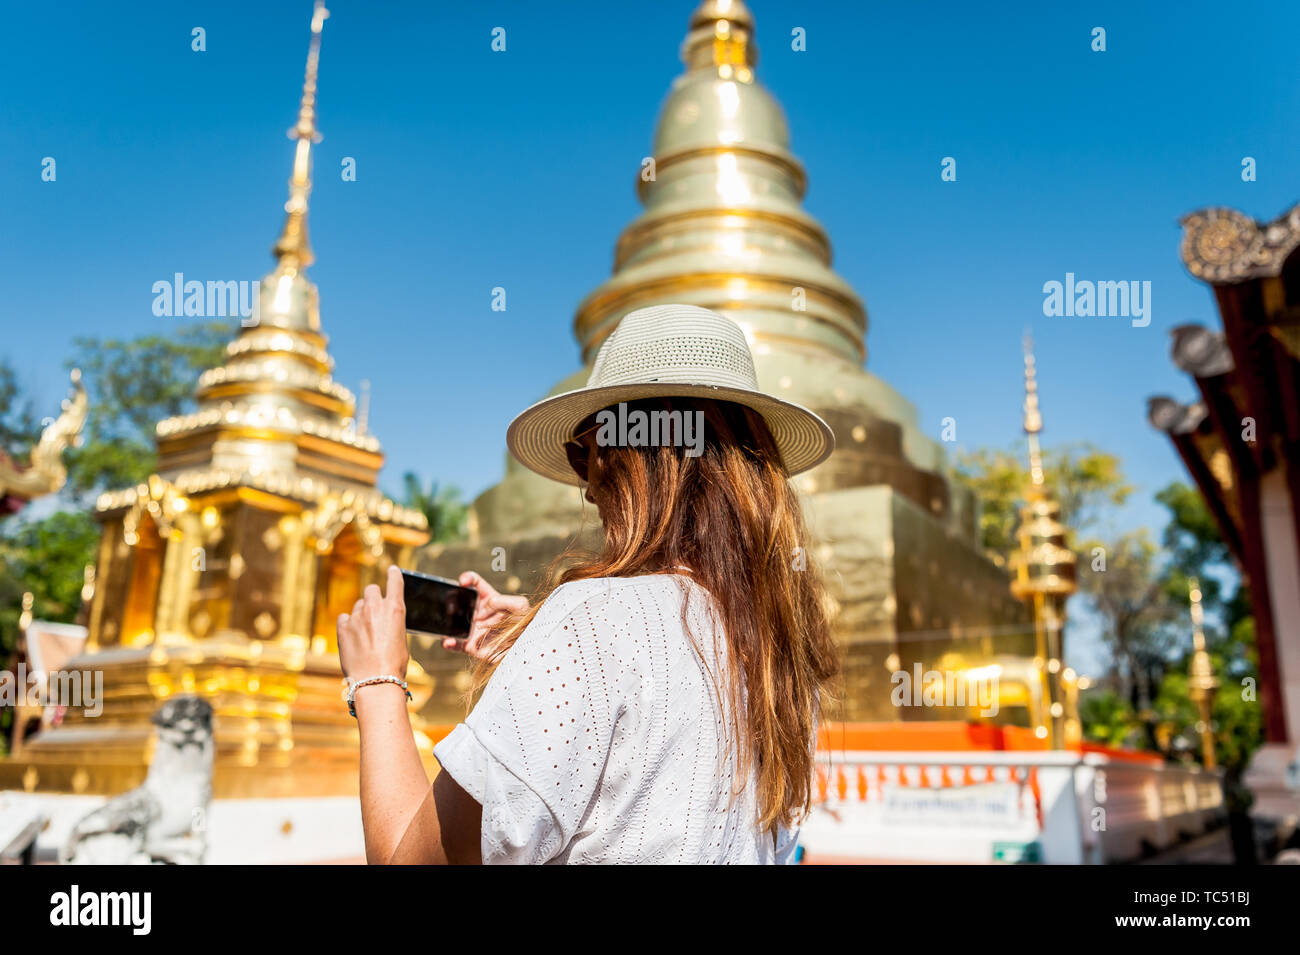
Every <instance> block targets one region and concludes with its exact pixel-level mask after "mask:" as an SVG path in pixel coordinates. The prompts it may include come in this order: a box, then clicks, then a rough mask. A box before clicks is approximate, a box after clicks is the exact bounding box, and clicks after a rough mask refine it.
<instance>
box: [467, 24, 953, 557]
mask: <svg viewBox="0 0 1300 955" xmlns="http://www.w3.org/2000/svg"><path fill="white" fill-rule="evenodd" d="M681 56H682V61H683V63H684V65H685V71H684V72H683V73H682V74H681V75H680V76H678V77H677V79H676V80H674V82H673V84H672V88H671V90H670V91H669V94H668V98H667V100H666V101H665V103H664V105H663V107H662V109H661V111H660V117H659V122H658V125H657V128H656V131H655V135H654V141H653V147H652V154H651V155H650V156H649V157H646V159H645V160H644V161H643V162H642V163H641V167H640V170H639V174H638V177H637V190H638V194H639V197H640V199H641V201H642V203H643V204H644V206H645V211H644V212H643V213H642V214H641V215H640V216H639V217H637V218H636V219H635V220H634V221H633V222H632V223H631V224H630V225H628V227H627V228H626V229H625V230H624V231H623V234H622V235H621V236H620V238H619V240H618V243H617V245H616V248H615V254H614V273H613V275H612V276H611V277H610V278H609V279H608V280H607V281H606V282H604V283H603V284H602V285H600V286H599V287H598V288H596V289H595V290H594V291H593V292H592V293H591V294H590V295H588V296H587V297H586V298H585V299H584V300H583V301H582V303H581V304H580V305H579V306H578V309H577V314H576V316H575V319H574V330H575V334H576V336H577V339H578V343H579V345H580V346H581V354H582V360H583V362H584V365H588V366H589V364H590V362H591V361H592V360H593V358H594V357H595V353H596V350H597V349H598V348H599V347H600V344H601V342H602V341H604V339H605V336H606V335H608V334H609V333H610V331H611V329H613V328H614V326H615V325H617V323H618V322H619V320H620V319H621V318H622V317H623V316H624V315H626V314H627V313H628V312H630V311H632V310H633V309H637V308H642V307H645V306H649V305H658V304H666V303H670V302H684V303H688V304H692V305H700V306H703V307H705V308H710V309H714V310H716V311H718V312H721V313H723V314H725V315H727V316H729V317H730V318H732V319H734V320H735V321H736V322H737V324H739V325H740V327H741V328H742V329H743V330H744V332H745V334H746V337H747V338H748V339H749V342H750V346H751V348H752V349H753V351H754V358H755V365H756V369H757V372H758V377H759V384H760V386H761V387H763V388H764V389H765V390H767V391H769V392H771V393H772V394H775V395H777V396H779V397H782V398H787V399H790V400H793V401H796V402H799V403H801V404H804V405H806V406H808V407H811V408H812V409H814V410H815V411H817V412H818V413H819V414H820V415H821V416H822V417H823V418H824V419H825V420H826V421H827V422H828V423H829V424H830V425H831V427H832V428H833V429H834V430H835V434H836V440H837V450H836V453H835V454H834V455H833V456H832V457H831V458H830V460H829V461H828V462H827V463H826V464H824V465H822V466H821V467H819V468H817V469H815V470H814V471H812V472H810V473H809V474H808V475H805V476H803V477H801V478H800V479H799V487H800V489H801V490H804V491H807V492H817V491H825V490H833V489H836V488H848V487H862V486H869V485H888V486H890V487H892V488H894V489H895V490H896V491H898V492H899V493H900V494H902V495H904V496H905V497H907V498H909V499H910V500H911V501H912V502H913V503H915V504H916V505H917V506H918V507H921V508H922V509H924V510H925V511H926V512H928V513H930V514H932V515H933V516H935V517H937V518H939V519H940V520H942V521H944V522H945V523H948V524H950V525H951V526H953V527H954V528H955V529H958V530H959V531H960V532H961V533H962V534H963V535H964V536H966V537H967V538H968V539H972V540H973V521H972V520H971V510H972V508H971V501H970V498H969V495H966V494H965V493H963V492H960V491H957V490H956V489H954V488H952V487H951V486H950V485H949V483H948V481H947V480H946V478H945V476H944V471H945V464H944V455H943V452H942V450H941V449H940V447H939V445H937V444H936V443H935V442H934V441H932V440H931V439H930V438H928V437H927V436H926V435H925V434H923V433H922V431H921V429H920V428H919V426H918V422H917V416H916V411H915V409H914V408H913V406H912V405H911V404H910V403H909V402H907V401H906V400H905V399H904V398H902V397H901V396H900V395H899V394H898V393H897V392H896V391H894V389H893V388H891V387H890V386H889V385H887V384H885V383H884V382H882V381H881V380H880V379H878V378H876V377H875V376H873V375H871V374H870V373H868V372H867V371H865V370H864V369H863V367H862V366H863V361H864V359H865V357H866V345H865V341H864V336H865V334H866V328H867V317H866V311H865V309H864V307H863V304H862V300H861V299H860V298H859V296H858V295H857V293H856V292H855V291H854V290H853V288H852V287H851V286H850V285H849V284H848V283H847V282H846V281H845V280H844V279H843V278H841V277H840V276H839V275H838V274H836V272H835V271H834V270H833V269H832V267H831V260H832V254H831V243H830V240H829V238H828V237H827V235H826V231H825V230H824V229H823V228H822V226H821V224H820V223H819V222H818V221H817V220H816V219H815V218H813V217H812V216H811V215H809V214H808V213H807V212H806V211H805V210H804V209H803V208H802V206H801V202H802V200H803V197H804V192H805V188H806V183H807V180H806V177H805V174H804V169H803V166H802V165H801V164H800V162H799V161H798V160H797V159H796V158H795V157H794V155H793V154H792V153H791V152H790V134H789V129H788V126H787V123H786V119H785V115H784V113H783V112H782V109H781V107H780V105H779V104H778V103H777V101H776V100H775V98H774V97H773V96H772V94H771V93H769V92H768V91H767V89H766V88H765V87H763V86H762V84H760V83H759V82H758V80H757V78H756V76H755V72H754V71H755V66H756V64H757V62H758V47H757V45H756V43H755V42H754V19H753V16H752V15H751V14H750V12H749V10H748V8H747V7H746V6H745V5H744V4H743V3H741V2H739V0H707V2H705V3H703V4H702V5H701V6H700V7H699V8H698V9H697V10H696V11H695V13H694V14H693V15H692V17H691V20H690V24H689V29H688V32H687V35H686V39H685V42H684V43H683V45H682V50H681ZM587 374H588V368H587V367H584V368H583V369H582V370H580V371H578V372H577V373H575V374H574V375H572V376H570V377H568V378H566V379H565V380H564V381H561V382H560V383H559V384H558V385H557V386H556V387H555V388H554V389H553V391H552V392H551V393H552V394H554V393H558V392H561V391H566V390H569V389H571V388H576V387H581V386H582V385H583V384H585V382H586V378H587ZM576 507H577V499H576V497H574V496H573V495H571V494H569V493H567V492H565V491H564V490H563V489H562V488H557V487H551V486H547V484H546V482H545V481H544V479H540V478H537V477H535V476H533V475H531V473H530V472H526V471H524V470H523V469H522V468H520V467H519V466H518V465H517V464H516V463H515V462H513V461H508V462H507V477H506V480H505V481H504V482H503V483H502V484H501V485H498V486H497V487H495V488H493V489H491V490H489V491H488V492H486V493H485V494H484V495H482V496H481V497H480V498H479V499H478V500H477V501H476V502H475V506H474V511H473V516H472V527H473V528H474V529H475V530H476V531H477V532H478V533H480V534H483V535H485V536H492V535H503V534H512V533H516V532H519V531H522V530H526V529H527V530H533V529H536V528H539V527H547V528H550V529H553V530H557V531H558V529H559V528H562V527H564V526H567V525H569V524H571V523H572V521H573V515H574V513H575V509H576Z"/></svg>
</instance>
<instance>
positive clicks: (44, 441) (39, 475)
mask: <svg viewBox="0 0 1300 955" xmlns="http://www.w3.org/2000/svg"><path fill="white" fill-rule="evenodd" d="M62 409H63V410H62V411H61V412H60V414H59V416H58V417H57V418H55V419H54V421H52V422H51V423H50V424H49V425H48V426H46V428H45V430H44V431H42V432H41V438H40V441H38V442H37V444H36V447H35V448H33V449H32V453H31V464H30V465H29V466H28V467H26V468H21V467H19V466H18V465H16V464H14V463H13V462H12V461H10V460H9V458H8V457H6V456H5V455H4V454H0V497H4V496H6V495H12V496H14V497H18V498H22V499H24V500H31V499H32V498H34V497H40V496H42V495H45V494H53V493H54V492H56V491H58V490H59V489H60V488H61V487H63V485H64V483H66V482H67V480H68V471H67V468H65V467H64V466H63V452H64V451H65V450H66V449H67V448H68V447H69V446H72V447H76V446H77V445H79V444H80V443H81V429H82V427H83V426H84V425H85V423H86V415H87V413H88V411H89V409H90V399H89V398H88V397H87V396H86V389H85V387H84V386H83V385H82V383H81V372H80V371H79V370H77V369H75V368H74V369H73V371H72V396H71V397H69V398H64V399H63V405H62Z"/></svg>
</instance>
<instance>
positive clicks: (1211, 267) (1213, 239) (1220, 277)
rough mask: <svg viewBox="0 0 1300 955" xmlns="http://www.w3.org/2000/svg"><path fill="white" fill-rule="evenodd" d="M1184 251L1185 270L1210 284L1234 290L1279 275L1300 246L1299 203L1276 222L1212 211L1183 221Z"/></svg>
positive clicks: (1220, 208) (1220, 209)
mask: <svg viewBox="0 0 1300 955" xmlns="http://www.w3.org/2000/svg"><path fill="white" fill-rule="evenodd" d="M1181 223H1182V227H1183V241H1182V246H1181V249H1180V254H1181V256H1182V260H1183V264H1184V265H1185V266H1186V267H1187V270H1188V271H1189V272H1191V273H1192V275H1194V276H1196V277H1197V278H1198V279H1201V280H1202V281H1204V282H1208V283H1210V284H1211V285H1233V284H1236V283H1239V282H1245V281H1249V280H1250V279H1255V278H1264V277H1268V276H1275V275H1277V274H1279V273H1280V272H1281V270H1282V264H1283V263H1284V262H1285V261H1286V259H1287V257H1288V256H1289V255H1290V254H1291V253H1292V252H1293V251H1295V249H1296V248H1297V247H1300V204H1297V205H1294V206H1292V207H1291V208H1290V209H1289V210H1288V211H1287V212H1285V213H1283V214H1282V215H1281V216H1279V217H1278V218H1276V219H1274V220H1273V221H1272V222H1260V221H1258V220H1256V219H1253V218H1251V217H1250V216H1248V215H1246V214H1245V213H1242V212H1238V211H1237V210H1236V209H1229V208H1227V207H1224V206H1211V207H1208V208H1205V209H1198V210H1197V211H1195V212H1191V213H1189V214H1187V215H1186V216H1184V217H1183V218H1182V220H1181Z"/></svg>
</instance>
